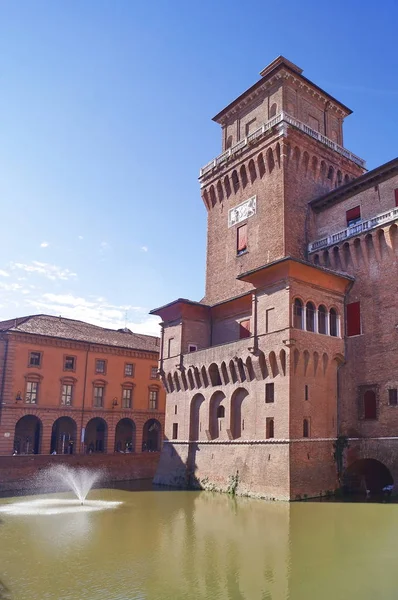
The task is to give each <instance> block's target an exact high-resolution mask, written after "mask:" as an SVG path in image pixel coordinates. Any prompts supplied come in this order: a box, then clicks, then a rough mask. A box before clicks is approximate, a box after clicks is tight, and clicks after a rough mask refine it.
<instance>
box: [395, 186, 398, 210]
mask: <svg viewBox="0 0 398 600" xmlns="http://www.w3.org/2000/svg"><path fill="white" fill-rule="evenodd" d="M394 194H395V206H398V188H397V189H396V190H394Z"/></svg>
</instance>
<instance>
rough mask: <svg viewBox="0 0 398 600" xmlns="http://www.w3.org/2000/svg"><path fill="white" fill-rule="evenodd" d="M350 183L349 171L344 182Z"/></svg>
mask: <svg viewBox="0 0 398 600" xmlns="http://www.w3.org/2000/svg"><path fill="white" fill-rule="evenodd" d="M346 183H350V176H349V175H347V173H346V174H345V175H344V184H346Z"/></svg>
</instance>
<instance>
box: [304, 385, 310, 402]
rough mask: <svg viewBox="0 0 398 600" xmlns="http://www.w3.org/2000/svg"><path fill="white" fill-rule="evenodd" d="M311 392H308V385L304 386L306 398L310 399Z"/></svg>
mask: <svg viewBox="0 0 398 600" xmlns="http://www.w3.org/2000/svg"><path fill="white" fill-rule="evenodd" d="M308 397H309V394H308V385H305V386H304V398H305V400H308Z"/></svg>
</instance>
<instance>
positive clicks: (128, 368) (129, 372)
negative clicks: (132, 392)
mask: <svg viewBox="0 0 398 600" xmlns="http://www.w3.org/2000/svg"><path fill="white" fill-rule="evenodd" d="M124 376H125V377H134V365H133V364H132V363H126V364H125V365H124Z"/></svg>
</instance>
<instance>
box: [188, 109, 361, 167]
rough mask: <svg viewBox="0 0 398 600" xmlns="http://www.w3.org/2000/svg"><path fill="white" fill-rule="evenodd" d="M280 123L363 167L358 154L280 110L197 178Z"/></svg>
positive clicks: (210, 163) (221, 163)
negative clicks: (298, 130) (290, 126)
mask: <svg viewBox="0 0 398 600" xmlns="http://www.w3.org/2000/svg"><path fill="white" fill-rule="evenodd" d="M280 123H287V124H288V125H292V126H293V127H295V128H296V129H300V131H302V132H303V133H306V134H307V135H309V136H310V137H312V138H314V139H315V140H318V141H319V142H321V143H322V144H324V145H325V146H328V148H331V149H332V150H334V151H335V152H338V154H341V155H342V156H344V157H345V158H348V160H351V161H352V162H354V163H355V164H357V165H358V166H360V167H362V168H363V169H364V168H365V166H366V162H365V161H364V160H363V159H362V158H359V156H356V155H355V154H353V153H352V152H350V151H349V150H346V149H345V148H343V146H339V144H336V142H334V141H333V140H331V139H329V138H327V137H326V136H324V135H322V134H321V133H319V131H315V129H311V127H309V126H308V125H306V124H305V123H302V122H301V121H298V120H297V119H295V118H294V117H292V116H290V115H289V114H288V113H286V112H281V113H279V114H278V115H276V116H275V117H273V118H272V119H270V120H269V121H267V122H266V123H263V124H262V125H261V127H259V128H258V129H256V130H255V131H253V133H251V134H250V135H248V136H247V137H245V138H244V139H243V140H240V141H239V142H238V143H237V144H235V145H234V146H231V148H228V150H226V151H225V152H223V153H222V154H220V155H219V156H217V157H216V158H214V159H213V160H212V161H210V162H209V163H207V165H205V166H204V167H202V168H201V169H200V173H199V178H201V177H204V176H205V175H207V174H208V173H210V172H211V171H212V170H213V169H216V168H217V167H219V166H221V165H223V164H224V163H226V162H227V161H228V160H229V159H230V158H231V157H233V156H234V155H235V154H237V153H238V152H240V151H241V150H243V149H244V148H246V147H248V146H249V145H250V144H251V143H252V142H253V141H255V140H257V139H258V138H260V137H262V136H263V135H265V134H266V133H267V131H269V130H270V129H272V128H273V127H275V125H279V124H280Z"/></svg>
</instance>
